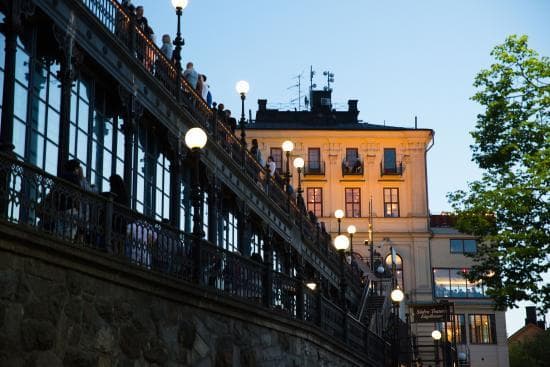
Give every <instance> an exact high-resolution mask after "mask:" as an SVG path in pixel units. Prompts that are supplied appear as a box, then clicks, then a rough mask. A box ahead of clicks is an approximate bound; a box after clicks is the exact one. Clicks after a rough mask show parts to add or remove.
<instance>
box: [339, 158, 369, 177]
mask: <svg viewBox="0 0 550 367" xmlns="http://www.w3.org/2000/svg"><path fill="white" fill-rule="evenodd" d="M363 163H364V162H363V161H362V160H361V159H359V157H357V158H356V159H355V160H354V161H352V160H348V159H344V160H343V161H342V176H363V172H364V168H365V167H364V164H363Z"/></svg>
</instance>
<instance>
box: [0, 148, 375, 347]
mask: <svg viewBox="0 0 550 367" xmlns="http://www.w3.org/2000/svg"><path fill="white" fill-rule="evenodd" d="M0 183H1V185H0V223H3V224H7V225H10V226H17V227H20V228H22V229H23V228H24V229H25V230H26V231H31V232H35V233H36V234H39V235H41V236H44V237H45V238H50V239H52V240H55V241H56V242H57V243H58V244H61V245H66V246H70V247H73V248H87V249H89V250H92V251H96V252H97V253H98V254H102V256H108V257H113V258H118V259H123V260H125V261H126V262H127V263H128V264H129V265H134V266H137V267H140V268H142V269H146V270H148V271H152V272H156V273H160V274H163V275H165V276H169V277H171V278H176V279H182V280H186V281H189V282H193V283H194V284H196V285H197V286H199V287H205V288H210V289H214V290H216V291H217V292H220V293H222V294H224V295H226V296H229V297H236V298H239V299H241V300H243V301H245V302H248V303H251V304H256V305H258V306H264V307H265V306H267V307H268V308H269V309H271V310H272V311H273V312H277V313H282V314H284V315H287V316H288V317H290V318H301V319H303V320H304V321H305V322H310V323H312V324H314V325H317V326H318V327H321V328H322V329H323V331H324V332H326V333H327V334H330V335H334V336H337V337H339V338H343V335H344V330H343V326H342V325H344V323H343V318H344V317H347V318H350V316H344V313H343V311H342V309H341V308H340V307H339V306H337V305H335V304H333V303H331V302H330V301H328V300H326V299H324V298H319V297H321V296H320V294H319V293H318V292H317V293H315V292H311V291H309V290H306V287H304V286H302V285H300V283H299V281H298V279H297V278H296V277H291V276H289V275H286V274H282V273H278V272H273V276H272V277H266V272H267V271H268V268H267V267H266V265H265V264H263V263H262V262H258V261H254V260H253V259H251V258H248V257H245V256H241V255H240V254H238V253H236V252H232V251H228V250H225V249H223V248H220V247H218V246H215V245H214V244H212V243H210V242H208V241H206V240H203V239H198V238H196V237H194V236H193V235H192V234H189V233H185V232H182V231H180V230H178V229H177V228H174V227H172V226H170V225H168V224H165V223H161V222H158V221H156V220H153V219H151V218H149V217H146V216H144V215H142V214H140V213H137V212H135V211H133V210H131V209H130V208H127V207H124V206H120V205H118V204H116V203H114V201H113V199H114V198H113V197H112V196H111V194H102V195H99V194H96V193H93V192H89V191H83V190H82V189H81V188H79V187H77V186H74V185H73V184H71V183H69V182H67V181H65V180H63V179H60V178H57V177H54V176H52V175H49V174H47V173H45V172H43V171H42V170H40V169H38V168H37V167H34V166H32V165H29V164H27V163H25V162H21V161H18V160H16V159H14V158H11V157H8V156H6V155H3V154H0ZM266 279H272V281H271V283H269V284H266ZM266 292H269V293H270V294H271V296H270V297H266ZM266 299H269V300H271V303H270V304H265V300H266ZM299 301H301V302H303V304H301V307H300V308H298V307H297V305H298V303H297V302H299ZM350 322H352V321H351V320H350ZM351 325H353V327H352V329H351V330H350V332H351V333H352V337H353V338H354V339H353V340H354V342H353V345H354V346H357V345H359V344H361V343H362V341H361V340H359V339H360V338H361V337H363V338H367V337H374V336H372V335H369V331H368V330H366V329H364V330H363V331H361V330H359V328H360V326H359V325H358V324H353V323H352V324H351ZM361 335H363V336H361Z"/></svg>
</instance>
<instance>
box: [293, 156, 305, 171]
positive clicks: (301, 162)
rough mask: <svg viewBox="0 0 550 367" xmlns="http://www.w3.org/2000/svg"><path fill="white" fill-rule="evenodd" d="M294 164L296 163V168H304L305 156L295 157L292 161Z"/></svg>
mask: <svg viewBox="0 0 550 367" xmlns="http://www.w3.org/2000/svg"><path fill="white" fill-rule="evenodd" d="M292 164H294V167H295V168H299V169H301V168H304V164H305V162H304V158H302V157H297V158H294V161H293V162H292Z"/></svg>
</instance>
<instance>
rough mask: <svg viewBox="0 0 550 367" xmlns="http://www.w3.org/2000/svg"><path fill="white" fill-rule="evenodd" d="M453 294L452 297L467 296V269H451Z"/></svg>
mask: <svg viewBox="0 0 550 367" xmlns="http://www.w3.org/2000/svg"><path fill="white" fill-rule="evenodd" d="M450 273H451V274H450V275H451V279H450V280H451V294H450V296H451V297H452V298H464V297H466V278H464V274H465V271H464V270H462V269H451V272H450Z"/></svg>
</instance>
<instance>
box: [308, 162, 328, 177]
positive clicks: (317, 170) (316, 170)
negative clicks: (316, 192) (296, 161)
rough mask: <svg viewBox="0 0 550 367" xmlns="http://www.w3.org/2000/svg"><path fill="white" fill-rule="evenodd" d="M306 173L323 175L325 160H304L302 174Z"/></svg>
mask: <svg viewBox="0 0 550 367" xmlns="http://www.w3.org/2000/svg"><path fill="white" fill-rule="evenodd" d="M307 175H317V176H324V175H325V162H323V161H322V162H319V161H309V162H306V164H305V166H304V176H307Z"/></svg>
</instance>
